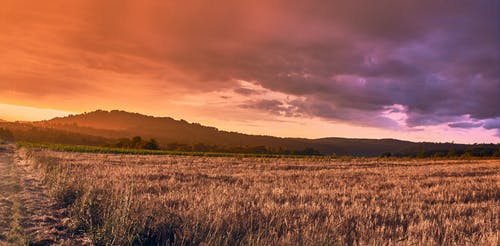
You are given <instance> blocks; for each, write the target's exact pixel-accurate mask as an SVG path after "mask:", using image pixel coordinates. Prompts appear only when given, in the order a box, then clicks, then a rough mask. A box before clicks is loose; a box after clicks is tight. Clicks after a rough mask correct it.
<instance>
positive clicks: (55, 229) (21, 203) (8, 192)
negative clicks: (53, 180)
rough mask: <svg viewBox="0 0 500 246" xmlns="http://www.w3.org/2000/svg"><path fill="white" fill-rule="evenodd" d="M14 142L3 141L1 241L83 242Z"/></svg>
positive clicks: (0, 147)
mask: <svg viewBox="0 0 500 246" xmlns="http://www.w3.org/2000/svg"><path fill="white" fill-rule="evenodd" d="M23 155H25V153H23V152H22V151H18V150H16V149H15V147H14V146H12V145H0V245H76V244H78V245H81V244H86V243H85V242H84V241H82V240H83V239H82V238H81V236H80V237H76V236H75V235H72V234H71V233H70V232H69V231H68V229H67V227H66V226H65V225H67V223H68V221H69V219H68V218H67V213H66V210H64V209H58V208H57V206H56V203H55V202H54V200H53V199H51V198H50V197H49V196H48V194H47V189H46V187H45V186H44V185H43V182H42V180H41V177H40V176H39V175H37V172H36V171H35V170H33V168H32V166H31V165H30V164H29V163H28V162H27V161H26V158H25V156H23Z"/></svg>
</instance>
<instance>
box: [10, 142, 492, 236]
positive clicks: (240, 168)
mask: <svg viewBox="0 0 500 246" xmlns="http://www.w3.org/2000/svg"><path fill="white" fill-rule="evenodd" d="M15 155H16V160H17V161H18V162H24V163H27V164H29V165H30V166H31V167H33V168H34V170H36V172H37V173H38V174H39V175H40V176H41V177H43V180H44V184H45V185H46V186H47V189H48V190H49V191H50V192H49V193H50V195H51V196H52V197H53V198H54V199H55V201H57V204H58V206H59V207H60V208H61V209H66V210H67V216H68V217H69V218H70V222H69V223H67V226H68V228H69V229H70V230H71V231H72V232H73V234H75V235H80V234H82V235H86V236H88V237H89V238H90V240H91V241H92V242H93V243H94V244H97V245H130V244H143V245H150V244H154V245H156V244H161V245H162V244H163V245H164V244H173V245H358V244H361V245H367V244H369V245H381V244H384V245H385V244H390V245H413V244H414V245H436V244H439V245H452V244H458V245H499V244H500V241H499V240H500V239H499V238H500V215H499V210H498V206H499V201H500V187H499V183H500V161H498V160H444V159H443V160H432V159H418V160H417V159H377V158H371V159H368V158H353V159H334V158H328V157H315V158H259V157H241V156H232V157H216V156H212V157H204V156H173V155H123V154H102V153H76V152H57V151H53V150H47V149H38V148H21V149H20V150H17V151H16V154H15Z"/></svg>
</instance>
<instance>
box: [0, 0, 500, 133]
mask: <svg viewBox="0 0 500 246" xmlns="http://www.w3.org/2000/svg"><path fill="white" fill-rule="evenodd" d="M8 2H9V3H8V4H9V5H12V6H13V7H12V8H14V9H19V10H20V11H21V12H22V13H23V16H24V15H25V17H26V16H27V17H30V18H34V19H33V20H32V21H31V22H30V21H22V22H19V23H16V24H15V25H12V24H11V23H8V22H1V21H0V27H2V28H3V30H5V32H4V33H5V36H4V37H1V36H0V42H2V41H4V42H3V43H5V42H7V41H8V42H9V44H10V43H15V42H12V40H9V38H10V37H18V39H19V40H20V41H23V42H24V43H23V46H25V47H33V46H32V45H33V43H32V42H28V41H26V40H24V39H23V38H24V36H25V33H24V32H21V31H20V30H29V31H30V33H31V35H32V36H33V39H34V40H36V42H34V43H40V44H39V46H40V47H39V49H35V48H32V50H28V51H26V53H29V54H33V55H32V56H37V55H38V56H39V57H47V54H46V53H44V52H42V51H44V50H45V47H49V48H50V49H49V50H57V51H58V52H49V53H51V54H49V55H52V56H56V57H57V59H59V60H61V61H64V64H66V65H65V66H76V67H77V68H78V69H80V70H79V71H80V73H82V74H87V73H89V74H90V73H94V72H95V70H97V71H99V73H104V72H109V73H113V74H121V75H124V76H136V77H134V78H133V79H134V80H137V79H140V78H143V79H144V80H146V79H147V81H149V82H148V83H149V84H148V86H147V88H152V90H158V91H175V90H176V89H179V88H180V89H182V90H181V91H182V92H183V93H186V89H187V90H188V91H189V92H193V93H195V92H207V91H218V90H223V89H232V90H233V91H235V92H236V93H239V94H241V95H244V96H252V95H255V93H256V91H252V90H250V89H246V88H239V85H238V83H237V81H238V80H245V81H250V82H252V83H255V84H257V85H260V86H262V87H263V88H265V89H267V90H270V91H275V92H281V93H284V94H288V95H290V96H297V97H300V98H303V100H300V101H295V102H279V101H274V99H269V100H263V101H262V100H261V101H259V100H253V101H249V102H248V104H245V105H244V107H248V108H255V109H260V110H263V111H266V112H270V113H274V114H280V115H287V116H298V115H300V116H304V115H308V116H314V117H322V118H325V119H329V120H340V121H344V122H348V123H352V124H358V125H371V126H377V127H391V128H392V127H395V125H396V122H394V121H393V120H391V119H390V118H387V117H385V116H383V113H384V112H385V111H387V110H388V108H390V107H392V106H393V105H400V106H402V107H403V108H404V113H406V114H407V115H408V119H407V122H406V123H407V125H408V126H410V127H417V126H426V125H435V124H449V125H450V126H451V127H460V126H467V127H474V126H475V125H460V122H463V121H464V119H463V118H464V117H465V118H467V117H469V118H470V119H471V120H475V121H478V120H486V122H489V119H493V118H496V117H498V114H499V112H500V100H499V90H500V89H499V88H500V84H499V70H498V69H499V65H500V63H499V58H498V53H499V45H498V44H499V43H498V37H499V36H500V35H499V30H498V21H497V20H498V19H499V9H500V8H499V6H498V2H497V1H487V0H476V1H468V0H464V1H453V2H451V1H435V0H433V1H431V0H420V1H401V0H380V1H373V0H356V1H343V0H330V1H326V0H325V1H296V0H288V1H285V0H282V1H281V0H271V1H232V0H220V1H217V4H214V3H213V2H210V1H202V0H194V1H184V2H180V1H153V0H151V1H141V2H140V3H139V2H138V1H132V0H120V1H118V0H109V1H96V0H86V1H74V2H73V1H72V2H67V1H60V2H58V3H57V4H56V3H55V2H57V1H53V2H52V1H51V3H49V4H37V5H35V4H34V5H32V6H31V7H30V8H29V9H27V8H24V6H22V5H21V4H18V3H16V1H8ZM77 3H78V4H77ZM17 5H19V6H17ZM6 9H7V8H6ZM23 11H24V12H23ZM45 13H50V14H51V16H49V17H50V18H49V17H47V16H45V17H44V18H39V16H43V15H44V14H45ZM3 16H4V17H5V18H10V17H9V15H3ZM54 16H57V18H54ZM14 17H16V16H14ZM14 17H12V18H14ZM25 17H23V18H20V19H27V17H26V18H25ZM16 18H17V17H16ZM0 20H1V19H0ZM5 23H7V24H8V25H7V24H5ZM4 24H5V25H4ZM46 30H49V31H48V32H47V33H49V34H53V35H54V36H53V37H52V36H49V37H45V36H43V35H46V34H45V32H44V31H46ZM42 34H43V35H42ZM49 34H47V35H49ZM5 40H7V41H5ZM3 43H2V44H3ZM18 43H22V42H18ZM4 47H8V49H7V48H6V49H5V50H0V51H5V52H7V51H9V50H12V46H5V45H4ZM5 52H2V53H5ZM11 56H12V57H18V56H17V55H11ZM5 57H7V56H5ZM30 59H32V58H30ZM22 62H23V61H20V62H18V63H17V65H18V64H22ZM75 64H76V65H75ZM42 65H43V64H42ZM42 65H40V64H37V66H39V67H36V68H37V69H40V70H42V69H44V67H43V66H42ZM5 67H6V68H5V71H1V70H0V78H6V77H15V78H18V77H19V76H18V75H19V74H16V73H15V72H14V71H15V70H12V69H9V67H7V65H6V66H5ZM30 69H31V70H33V68H30ZM72 74H73V72H71V70H70V69H68V70H67V71H61V72H60V73H57V74H56V73H54V74H52V75H50V74H49V75H47V76H45V75H44V81H49V82H48V84H49V85H50V86H51V88H54V89H53V90H51V91H50V93H51V94H54V93H57V92H58V89H57V88H66V87H65V86H66V85H68V84H70V85H75V86H77V85H78V84H84V85H87V84H90V83H92V82H89V81H91V80H92V81H94V82H93V83H95V84H96V85H102V86H101V87H103V88H115V87H116V86H115V85H113V84H112V82H109V80H108V77H109V76H102V79H101V80H99V77H98V76H91V75H89V76H88V77H89V79H87V80H85V83H83V82H81V81H79V79H78V78H75V79H74V80H71V79H67V78H70V77H71V75H72ZM50 76H53V79H50V78H45V77H50ZM58 78H64V79H65V81H60V79H58ZM32 80H33V81H31V82H32V84H33V86H38V83H37V82H36V76H35V77H34V78H32ZM4 81H6V80H4ZM8 83H11V82H0V89H2V90H6V89H10V90H13V89H12V86H11V84H8ZM33 86H32V87H33ZM87 86H89V88H92V86H91V85H87ZM28 87H29V86H28ZM28 87H26V88H25V87H24V86H20V87H18V88H17V89H14V90H17V91H16V92H18V93H19V94H23V93H30V92H32V91H34V90H33V88H28ZM94 87H95V86H94ZM131 90H133V89H131ZM141 90H144V89H143V88H141ZM59 92H60V93H61V94H64V93H65V90H64V89H61V90H60V91H59ZM393 113H394V112H393ZM456 122H459V123H456ZM489 126H490V124H485V126H484V127H485V128H488V127H489ZM477 127H480V126H479V125H478V126H477Z"/></svg>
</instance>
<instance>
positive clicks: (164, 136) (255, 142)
mask: <svg viewBox="0 0 500 246" xmlns="http://www.w3.org/2000/svg"><path fill="white" fill-rule="evenodd" d="M0 127H3V128H4V129H9V130H10V131H11V132H12V134H13V136H14V138H15V139H16V140H17V141H27V142H35V143H57V144H74V145H89V146H107V147H113V148H128V149H132V148H136V149H144V148H146V149H161V150H168V151H181V152H227V153H254V154H280V155H286V154H290V155H318V154H321V155H339V156H367V157H370V156H371V157H376V156H382V157H389V156H395V157H460V156H481V157H487V156H497V155H499V154H498V152H499V151H497V150H498V149H499V148H500V145H493V144H488V145H485V144H483V145H464V144H453V143H414V142H408V141H401V140H395V139H348V138H321V139H303V138H279V137H271V136H257V135H246V134H241V133H235V132H226V131H219V130H218V129H217V128H214V127H206V126H202V125H200V124H197V123H188V122H186V121H184V120H174V119H172V118H168V117H152V116H145V115H141V114H137V113H128V112H124V111H110V112H108V111H102V110H98V111H95V112H90V113H85V114H81V115H72V116H68V117H63V118H55V119H52V120H48V121H41V122H32V123H20V122H17V123H13V122H3V123H0ZM137 136H141V139H140V141H136V142H134V138H135V137H137ZM145 139H149V140H145Z"/></svg>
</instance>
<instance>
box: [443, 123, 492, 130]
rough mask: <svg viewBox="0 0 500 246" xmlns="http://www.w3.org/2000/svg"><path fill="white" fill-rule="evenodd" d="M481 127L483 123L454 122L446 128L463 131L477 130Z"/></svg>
mask: <svg viewBox="0 0 500 246" xmlns="http://www.w3.org/2000/svg"><path fill="white" fill-rule="evenodd" d="M482 125H483V123H476V122H456V123H450V124H448V126H449V127H452V128H464V129H469V128H478V127H480V126H482Z"/></svg>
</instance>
